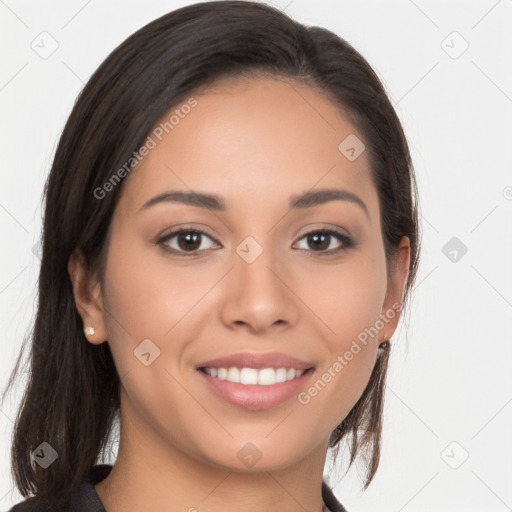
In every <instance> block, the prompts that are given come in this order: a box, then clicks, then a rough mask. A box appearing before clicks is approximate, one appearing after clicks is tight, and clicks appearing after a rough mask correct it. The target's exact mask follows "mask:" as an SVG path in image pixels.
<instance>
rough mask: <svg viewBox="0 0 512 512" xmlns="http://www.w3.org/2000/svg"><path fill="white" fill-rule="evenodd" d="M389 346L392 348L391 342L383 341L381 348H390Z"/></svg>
mask: <svg viewBox="0 0 512 512" xmlns="http://www.w3.org/2000/svg"><path fill="white" fill-rule="evenodd" d="M389 346H390V343H389V340H386V341H383V342H382V343H381V344H380V345H379V348H388V347H389Z"/></svg>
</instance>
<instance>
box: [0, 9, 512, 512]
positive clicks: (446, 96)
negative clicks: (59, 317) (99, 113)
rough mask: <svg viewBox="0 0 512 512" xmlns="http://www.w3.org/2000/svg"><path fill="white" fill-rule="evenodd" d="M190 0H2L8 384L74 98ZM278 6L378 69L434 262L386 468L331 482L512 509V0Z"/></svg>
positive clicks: (383, 494) (418, 501)
mask: <svg viewBox="0 0 512 512" xmlns="http://www.w3.org/2000/svg"><path fill="white" fill-rule="evenodd" d="M189 3H192V2H177V1H155V2H152V3H150V4H149V5H148V2H142V0H140V1H130V2H127V1H124V2H120V1H114V0H108V1H101V2H100V1H98V0H89V1H88V2H87V1H86V0H70V1H67V2H60V3H59V2H35V1H34V2H25V1H15V0H5V1H3V0H2V1H1V2H0V20H1V23H2V30H1V34H0V38H1V42H0V44H1V47H2V48H3V49H4V50H3V52H2V57H1V59H2V62H1V66H0V108H1V118H2V124H1V130H2V133H1V137H0V141H1V145H2V147H1V151H2V152H1V156H2V158H1V167H0V172H1V173H2V174H1V182H0V183H1V186H0V225H1V235H0V236H1V242H0V243H1V252H0V257H1V267H0V268H1V274H0V311H1V312H2V313H1V326H0V329H1V332H2V336H1V343H2V345H1V349H2V358H1V370H2V371H1V375H2V380H1V381H0V383H1V385H2V389H3V388H4V386H5V382H6V377H7V375H8V372H10V371H11V369H12V365H13V363H14V358H15V356H16V355H17V353H18V351H19V349H20V346H21V342H22V339H23V336H24V334H25V332H26V330H27V329H28V328H29V327H30V325H31V320H32V315H33V313H34V304H33V301H34V292H35V287H36V280H37V275H38V270H39V259H38V257H37V256H36V255H35V254H34V251H33V247H34V245H37V242H38V240H39V236H40V228H41V213H42V212H41V195H42V187H43V184H44V180H45V179H46V176H47V173H48V171H49V168H50V165H51V160H52V156H53V152H54V149H55V145H56V142H57V140H58V136H59V134H60V132H61V130H62V128H63V126H64V122H65V120H66V118H67V116H68V115H69V113H70V111H71V108H72V105H73V102H74V100H75V98H76V96H77V94H78V93H79V91H80V89H81V88H82V86H83V84H84V83H85V82H86V81H87V79H88V78H89V76H90V75H91V74H92V72H93V71H94V70H95V69H96V68H97V67H98V65H99V64H100V63H101V62H102V61H103V59H104V58H105V57H106V56H107V55H108V53H110V51H111V50H113V49H114V47H115V46H117V45H118V44H119V43H120V42H121V41H123V40H124V39H125V38H126V37H128V36H129V35H130V34H132V33H133V32H134V31H135V30H136V29H138V28H140V27H142V26H143V25H145V24H146V23H148V22H149V21H151V20H153V19H155V18H156V17H158V16H160V15H162V14H164V13H166V12H168V11H170V10H173V9H175V8H177V7H180V6H183V5H187V4H189ZM274 5H276V6H278V7H280V8H281V9H284V10H285V12H286V13H287V14H289V15H291V16H292V17H294V18H296V19H297V20H298V21H301V22H303V23H306V24H313V25H321V26H325V27H327V28H329V29H331V30H332V31H334V32H336V33H337V34H339V35H340V36H342V37H343V38H345V39H346V40H347V41H349V42H350V43H351V44H352V45H354V46H355V48H356V49H357V50H359V51H360V52H361V53H362V54H363V56H364V57H365V58H366V59H367V60H368V61H369V62H370V64H371V65H372V66H373V67H374V69H375V70H376V71H377V73H378V74H379V76H380V77H381V79H382V80H383V82H384V85H385V86H386V89H387V90H388V92H389V95H390V98H391V99H392V101H393V103H394V104H396V109H397V112H398V114H399V116H400V118H401V120H402V122H403V125H404V129H405V131H406V134H407V136H408V139H409V142H410V146H411V151H412V155H413V160H414V164H415V168H416V172H417V176H418V183H419V190H420V199H421V212H422V229H423V252H422V262H421V267H420V272H419V275H418V280H417V286H416V288H415V290H414V293H413V303H412V308H411V310H410V316H409V322H408V324H407V325H406V324H403V325H402V328H401V329H400V332H399V333H398V335H396V336H395V338H394V339H393V345H392V353H393V357H392V360H391V373H390V379H389V381H388V389H387V395H386V413H385V414H386V416H385V425H384V437H383V450H382V458H381V466H380V468H379V471H378V474H377V476H376V478H375V480H374V482H373V483H372V484H371V486H370V487H369V489H368V490H367V491H366V492H365V493H361V491H360V482H359V480H358V476H357V468H356V469H354V470H351V471H350V472H349V473H348V475H347V476H346V477H345V478H344V479H341V477H342V476H343V470H342V469H343V468H340V469H339V470H338V471H337V472H335V473H333V474H331V484H332V485H334V486H335V487H334V491H335V494H336V496H337V497H338V498H339V499H340V501H341V502H342V503H343V504H344V505H345V507H347V509H348V510H349V511H350V512H358V511H363V510H364V511H367V512H372V511H375V512H376V511H379V512H386V511H391V512H400V511H404V512H408V511H428V512H434V511H441V510H442V511H464V512H471V511H482V510H485V511H487V512H492V511H496V512H501V511H505V510H511V508H512V486H511V484H510V483H511V482H512V457H511V454H512V450H511V448H512V435H511V428H510V427H511V424H512V403H511V402H512V386H511V380H512V377H511V375H512V372H511V340H512V337H511V332H512V279H511V274H512V272H511V267H512V265H511V262H512V258H511V256H512V250H511V249H512V230H511V224H512V222H511V219H512V200H511V199H512V172H511V168H512V166H511V163H512V156H511V145H512V144H511V141H512V139H511V135H512V116H511V113H512V72H511V71H512V60H511V55H512V30H511V29H510V20H512V1H511V0H501V1H496V0H482V1H472V2H469V1H459V2H454V1H450V2H446V1H436V2H432V1H428V2H427V1H424V0H415V1H412V0H394V1H390V2H382V1H372V2H370V1H355V0H354V1H352V0H351V1H338V2H335V1H322V2H320V1H318V2H313V1H306V0H292V1H291V2H290V1H289V0H286V1H283V2H280V1H279V2H278V1H275V2H274ZM44 31H46V32H47V34H43V35H41V33H42V32H44ZM454 31H455V32H457V34H454V33H453V32H454ZM42 38H45V39H44V42H43V43H42V42H41V39H42ZM52 39H54V40H55V41H56V43H55V42H52ZM43 44H44V47H45V48H46V49H47V50H48V49H51V48H52V44H53V45H56V44H58V48H57V49H56V51H55V52H54V53H53V54H52V55H50V56H48V58H46V59H43V58H41V57H40V56H39V55H38V53H36V51H34V50H33V49H32V47H31V45H32V46H36V45H39V47H42V46H43ZM466 44H469V47H468V48H467V50H465V51H464V52H463V53H461V51H462V50H464V48H465V45H466ZM40 51H42V50H40ZM452 237H457V238H458V239H459V240H460V242H462V243H463V244H464V245H465V246H466V247H467V253H466V254H465V255H463V256H461V254H462V253H461V251H460V249H455V250H457V251H458V252H457V256H456V259H457V261H451V259H450V258H454V257H455V253H453V252H452V253H451V255H450V254H449V251H453V248H452V247H450V246H449V247H448V248H447V249H445V252H446V253H448V255H449V256H450V258H449V257H447V256H446V255H445V254H444V253H443V250H442V249H443V247H444V246H445V244H446V243H447V242H448V241H449V240H450V239H451V238H452ZM457 243H459V242H457ZM35 252H37V251H35ZM20 392H21V386H20V387H19V388H17V391H16V393H13V394H12V395H11V398H10V399H9V400H7V401H6V403H5V404H3V407H2V410H1V414H0V436H1V439H0V450H1V452H0V453H1V457H0V509H1V510H6V509H8V508H9V507H10V506H11V505H12V504H13V503H16V502H18V501H19V500H20V495H19V494H18V492H17V490H16V489H14V487H13V485H12V480H11V477H10V473H9V471H10V468H9V448H10V436H11V433H12V420H13V419H14V417H15V413H16V411H15V405H16V402H17V400H19V396H20V395H19V394H20ZM465 457H467V460H465V461H464V462H463V463H462V464H461V462H462V461H463V460H464V458H465ZM459 464H461V465H460V466H459ZM456 466H459V467H458V468H456V469H455V467H456ZM327 469H328V466H326V472H327Z"/></svg>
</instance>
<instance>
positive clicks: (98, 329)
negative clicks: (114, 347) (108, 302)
mask: <svg viewBox="0 0 512 512" xmlns="http://www.w3.org/2000/svg"><path fill="white" fill-rule="evenodd" d="M68 273H69V277H70V279H71V284H72V286H73V295H74V297H75V304H76V309H77V310H78V313H79V314H80V316H81V317H82V321H83V323H84V329H85V328H86V327H93V328H94V334H88V335H85V333H84V336H86V338H87V340H88V341H89V342H90V343H93V344H95V345H96V344H100V343H103V342H104V341H106V340H107V339H108V333H107V329H106V326H105V320H104V315H103V302H102V297H101V286H100V283H98V282H97V280H96V278H95V277H94V276H92V275H91V273H90V271H89V270H88V267H87V263H86V261H85V257H84V255H83V253H82V251H80V250H75V251H74V252H73V254H71V256H70V258H69V261H68Z"/></svg>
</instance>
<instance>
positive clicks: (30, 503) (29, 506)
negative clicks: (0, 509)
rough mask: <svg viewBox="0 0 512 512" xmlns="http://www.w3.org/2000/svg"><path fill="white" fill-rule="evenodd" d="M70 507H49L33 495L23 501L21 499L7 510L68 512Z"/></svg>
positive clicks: (19, 511) (17, 511)
mask: <svg viewBox="0 0 512 512" xmlns="http://www.w3.org/2000/svg"><path fill="white" fill-rule="evenodd" d="M67 511H68V509H67V508H65V509H62V508H61V509H56V508H54V507H49V506H48V505H44V504H42V503H40V502H38V501H37V500H36V498H34V497H31V498H27V499H25V500H23V501H20V502H19V503H17V504H16V505H14V506H13V507H12V508H10V509H9V510H8V511H7V512H67Z"/></svg>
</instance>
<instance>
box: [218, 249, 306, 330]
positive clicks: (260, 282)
mask: <svg viewBox="0 0 512 512" xmlns="http://www.w3.org/2000/svg"><path fill="white" fill-rule="evenodd" d="M233 257H234V266H233V270H232V271H231V272H230V275H229V279H228V280H226V282H225V283H224V293H223V304H222V308H221V318H222V321H223V323H224V324H225V325H226V326H227V327H229V328H231V329H245V330H248V331H250V332H252V333H265V332H269V331H274V330H285V329H288V328H290V327H291V326H293V325H296V324H297V322H298V319H299V304H298V302H300V301H299V299H298V298H297V297H296V296H295V295H294V293H293V282H292V278H291V275H290V273H289V272H286V271H285V270H283V266H284V265H280V264H279V262H277V261H276V260H275V258H274V257H272V255H271V251H266V250H264V251H263V252H262V253H261V255H260V256H259V257H258V258H257V259H256V260H255V261H252V262H251V263H249V262H248V261H246V260H244V259H243V258H242V257H240V256H239V255H238V254H236V253H235V254H234V255H233Z"/></svg>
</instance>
